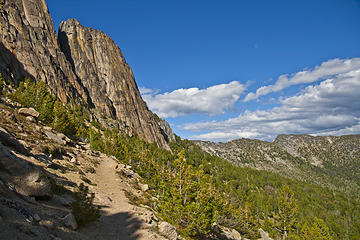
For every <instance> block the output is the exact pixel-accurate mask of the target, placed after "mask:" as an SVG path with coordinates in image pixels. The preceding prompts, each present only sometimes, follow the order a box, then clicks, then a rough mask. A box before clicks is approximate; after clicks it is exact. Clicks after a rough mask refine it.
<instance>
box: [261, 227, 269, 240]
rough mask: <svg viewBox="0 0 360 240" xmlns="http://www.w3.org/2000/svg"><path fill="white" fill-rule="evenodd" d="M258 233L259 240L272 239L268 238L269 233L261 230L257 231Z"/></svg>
mask: <svg viewBox="0 0 360 240" xmlns="http://www.w3.org/2000/svg"><path fill="white" fill-rule="evenodd" d="M259 233H260V236H261V238H260V240H272V238H270V237H269V233H267V232H265V231H264V230H262V228H260V229H259Z"/></svg>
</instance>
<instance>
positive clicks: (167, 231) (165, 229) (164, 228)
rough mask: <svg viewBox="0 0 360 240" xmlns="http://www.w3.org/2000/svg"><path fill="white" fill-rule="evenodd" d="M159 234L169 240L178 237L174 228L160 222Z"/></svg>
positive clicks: (174, 239)
mask: <svg viewBox="0 0 360 240" xmlns="http://www.w3.org/2000/svg"><path fill="white" fill-rule="evenodd" d="M159 232H160V234H162V235H164V236H165V237H168V238H169V239H170V240H176V239H177V236H178V235H177V232H176V228H175V227H174V226H173V225H171V224H170V223H168V222H161V223H160V224H159Z"/></svg>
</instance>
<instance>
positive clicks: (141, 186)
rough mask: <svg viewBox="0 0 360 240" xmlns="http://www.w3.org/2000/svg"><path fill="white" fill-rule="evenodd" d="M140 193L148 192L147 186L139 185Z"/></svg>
mask: <svg viewBox="0 0 360 240" xmlns="http://www.w3.org/2000/svg"><path fill="white" fill-rule="evenodd" d="M140 188H141V191H143V192H146V191H147V190H149V185H147V184H140Z"/></svg>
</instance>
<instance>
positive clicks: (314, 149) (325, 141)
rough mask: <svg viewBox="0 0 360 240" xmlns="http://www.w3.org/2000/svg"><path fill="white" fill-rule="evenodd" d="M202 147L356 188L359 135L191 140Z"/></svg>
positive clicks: (235, 160) (241, 161) (237, 160)
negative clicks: (221, 141)
mask: <svg viewBox="0 0 360 240" xmlns="http://www.w3.org/2000/svg"><path fill="white" fill-rule="evenodd" d="M194 142H195V143H196V144H197V145H199V146H200V147H201V148H202V149H203V150H204V151H206V152H208V153H210V154H214V155H216V156H218V157H222V158H224V159H226V160H228V161H229V162H231V163H232V164H235V165H237V166H241V167H251V168H254V169H257V170H267V171H272V172H276V173H279V174H281V175H283V176H286V177H290V178H296V179H299V180H305V181H308V182H312V183H320V184H322V185H324V186H327V187H331V188H336V189H338V190H342V191H355V192H358V191H359V189H360V186H359V184H358V183H359V180H360V175H359V174H358V171H357V170H358V165H359V163H360V148H359V147H358V146H359V145H360V135H344V136H310V135H304V134H300V135H294V134H289V135H285V134H282V135H279V136H277V137H276V138H275V140H274V141H273V142H266V141H261V140H257V139H236V140H232V141H229V142H227V143H213V142H209V141H194Z"/></svg>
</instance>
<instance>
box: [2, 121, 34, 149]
mask: <svg viewBox="0 0 360 240" xmlns="http://www.w3.org/2000/svg"><path fill="white" fill-rule="evenodd" d="M0 142H1V143H2V144H3V145H5V146H8V147H10V148H12V149H14V150H15V151H17V152H19V153H22V154H26V155H28V151H27V150H26V149H25V147H24V146H23V145H22V144H21V143H20V142H19V141H18V140H17V139H16V138H13V137H12V136H11V135H10V134H9V133H8V132H7V131H6V130H5V129H3V128H2V127H0Z"/></svg>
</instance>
